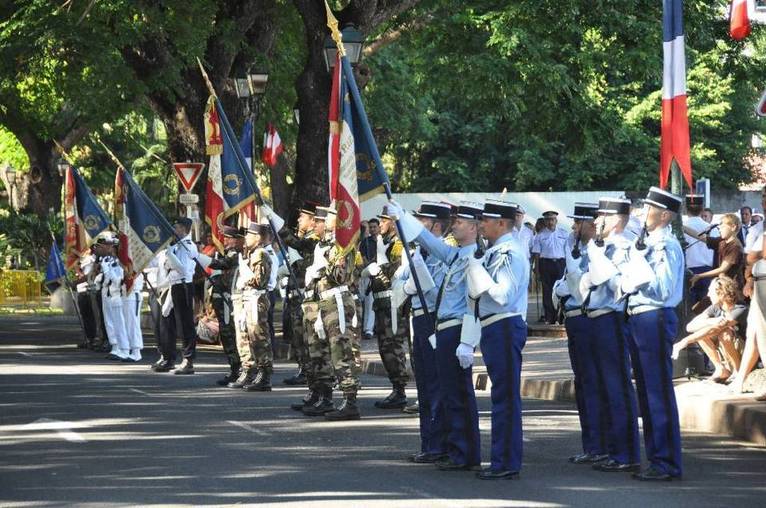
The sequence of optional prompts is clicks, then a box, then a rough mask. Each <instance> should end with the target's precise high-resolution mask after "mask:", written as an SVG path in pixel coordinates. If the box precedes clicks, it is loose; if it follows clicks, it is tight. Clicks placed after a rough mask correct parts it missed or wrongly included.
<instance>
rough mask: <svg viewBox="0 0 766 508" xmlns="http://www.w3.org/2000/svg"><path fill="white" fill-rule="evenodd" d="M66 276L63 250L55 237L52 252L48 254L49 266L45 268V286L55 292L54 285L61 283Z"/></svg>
mask: <svg viewBox="0 0 766 508" xmlns="http://www.w3.org/2000/svg"><path fill="white" fill-rule="evenodd" d="M65 278H66V268H64V260H63V258H62V257H61V251H60V250H59V246H58V244H57V243H56V239H55V238H54V239H53V243H52V244H51V253H50V255H49V256H48V266H46V268H45V287H47V288H48V290H49V291H51V292H53V290H54V289H55V288H54V287H52V286H55V285H56V284H61V282H62V281H63V280H64V279H65Z"/></svg>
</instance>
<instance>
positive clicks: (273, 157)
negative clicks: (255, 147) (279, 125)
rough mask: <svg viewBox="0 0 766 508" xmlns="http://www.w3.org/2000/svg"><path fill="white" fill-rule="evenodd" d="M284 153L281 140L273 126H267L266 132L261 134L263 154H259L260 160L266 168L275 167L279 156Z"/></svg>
mask: <svg viewBox="0 0 766 508" xmlns="http://www.w3.org/2000/svg"><path fill="white" fill-rule="evenodd" d="M283 151H284V147H283V146H282V139H280V137H279V133H278V132H277V130H276V129H275V128H274V126H273V125H271V124H269V126H268V127H267V128H266V132H265V133H264V134H263V152H261V160H262V161H263V163H264V164H266V165H268V166H272V167H273V166H276V164H277V159H278V158H279V154H281V153H282V152H283Z"/></svg>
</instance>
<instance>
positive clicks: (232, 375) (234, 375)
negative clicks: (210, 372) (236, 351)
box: [215, 370, 239, 386]
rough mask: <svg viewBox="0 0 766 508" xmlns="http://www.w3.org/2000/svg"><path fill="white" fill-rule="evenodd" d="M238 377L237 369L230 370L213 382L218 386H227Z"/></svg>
mask: <svg viewBox="0 0 766 508" xmlns="http://www.w3.org/2000/svg"><path fill="white" fill-rule="evenodd" d="M238 377H239V370H232V371H231V372H229V374H228V375H226V376H224V377H223V378H221V379H219V380H217V381H216V382H215V384H217V385H218V386H228V384H229V383H233V382H234V381H236V380H237V378H238Z"/></svg>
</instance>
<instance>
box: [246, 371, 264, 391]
mask: <svg viewBox="0 0 766 508" xmlns="http://www.w3.org/2000/svg"><path fill="white" fill-rule="evenodd" d="M242 389H243V390H245V391H246V392H270V391H271V374H269V373H268V372H265V371H263V370H259V371H258V374H257V375H256V376H255V379H254V380H253V382H252V383H250V384H246V385H245V386H243V387H242Z"/></svg>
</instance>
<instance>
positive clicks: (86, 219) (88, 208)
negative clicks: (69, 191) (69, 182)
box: [72, 168, 112, 242]
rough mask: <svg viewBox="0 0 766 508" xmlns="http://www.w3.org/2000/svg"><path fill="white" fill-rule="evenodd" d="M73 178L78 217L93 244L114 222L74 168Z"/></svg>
mask: <svg viewBox="0 0 766 508" xmlns="http://www.w3.org/2000/svg"><path fill="white" fill-rule="evenodd" d="M72 176H73V177H74V181H75V196H76V198H77V215H78V216H79V217H80V221H81V223H82V225H83V227H84V228H85V232H86V233H87V234H88V236H89V237H90V240H91V242H92V241H93V239H95V238H96V236H98V234H99V233H101V232H102V231H104V230H106V229H107V228H108V227H109V226H110V225H111V224H112V221H111V220H109V215H107V213H106V212H105V211H104V209H103V208H101V205H99V204H98V201H97V200H96V196H94V195H93V192H91V190H90V188H89V187H88V185H87V184H86V183H85V180H84V179H83V177H82V176H81V175H80V173H79V172H78V171H77V169H75V168H72Z"/></svg>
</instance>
